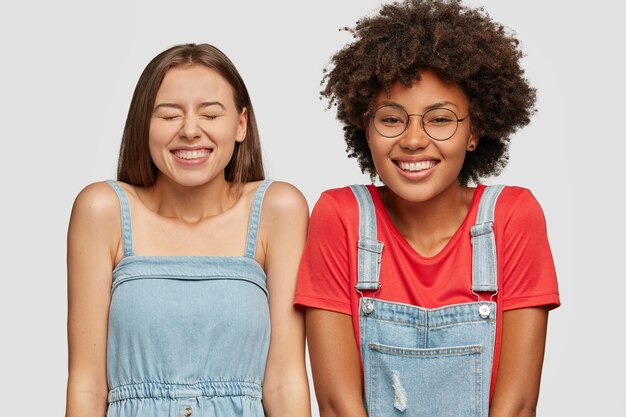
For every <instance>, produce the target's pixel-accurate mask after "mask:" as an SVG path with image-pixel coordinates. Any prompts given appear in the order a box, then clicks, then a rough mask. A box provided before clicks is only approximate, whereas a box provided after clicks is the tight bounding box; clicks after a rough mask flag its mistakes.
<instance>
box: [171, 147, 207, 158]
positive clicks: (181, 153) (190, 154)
mask: <svg viewBox="0 0 626 417" xmlns="http://www.w3.org/2000/svg"><path fill="white" fill-rule="evenodd" d="M208 154H209V150H208V149H198V150H193V151H185V150H180V149H179V150H177V151H174V155H176V157H178V158H181V159H199V158H204V157H205V156H207V155H208Z"/></svg>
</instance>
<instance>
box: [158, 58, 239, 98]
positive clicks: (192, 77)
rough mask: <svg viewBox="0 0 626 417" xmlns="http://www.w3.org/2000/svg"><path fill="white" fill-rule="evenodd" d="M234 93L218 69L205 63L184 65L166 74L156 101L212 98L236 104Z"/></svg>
mask: <svg viewBox="0 0 626 417" xmlns="http://www.w3.org/2000/svg"><path fill="white" fill-rule="evenodd" d="M233 93H234V92H233V88H232V87H231V85H230V84H229V83H228V82H227V81H226V79H224V77H222V75H221V74H220V73H218V72H217V71H216V70H214V69H212V68H209V67H206V66H204V65H184V66H177V67H174V68H172V69H170V70H169V71H168V72H167V73H166V74H165V77H163V81H162V82H161V85H160V86H159V89H158V91H157V95H156V102H157V104H158V103H159V102H161V101H175V102H178V101H185V100H189V101H195V100H203V101H204V100H207V99H212V100H219V101H227V102H228V103H231V104H234V95H233ZM224 104H226V103H224Z"/></svg>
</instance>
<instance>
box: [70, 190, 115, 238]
mask: <svg viewBox="0 0 626 417" xmlns="http://www.w3.org/2000/svg"><path fill="white" fill-rule="evenodd" d="M120 222H121V219H120V204H119V200H118V198H117V195H116V194H115V191H114V190H113V188H112V187H111V186H110V185H109V184H107V183H106V182H96V183H93V184H90V185H88V186H86V187H85V188H83V189H82V190H81V191H80V192H79V193H78V196H77V197H76V199H75V200H74V205H73V207H72V217H71V224H76V223H79V224H81V225H83V226H87V227H90V228H94V229H100V230H104V229H105V228H109V227H114V226H116V225H119V224H120ZM115 230H117V229H115Z"/></svg>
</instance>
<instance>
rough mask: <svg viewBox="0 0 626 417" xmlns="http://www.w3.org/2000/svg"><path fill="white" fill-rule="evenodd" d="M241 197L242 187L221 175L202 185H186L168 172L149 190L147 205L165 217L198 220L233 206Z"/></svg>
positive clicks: (159, 176) (194, 221) (158, 177)
mask: <svg viewBox="0 0 626 417" xmlns="http://www.w3.org/2000/svg"><path fill="white" fill-rule="evenodd" d="M237 198H238V187H236V186H234V185H233V184H231V183H229V182H227V181H226V179H225V178H224V176H223V175H222V176H218V177H216V178H214V179H213V180H212V181H210V182H208V183H206V184H203V185H198V186H191V187H189V186H184V185H180V184H177V183H175V182H174V181H172V180H171V179H170V178H168V177H166V176H164V175H158V176H157V180H156V182H155V184H154V185H153V186H152V187H150V188H149V189H147V190H146V199H147V200H148V201H147V202H146V205H147V206H148V207H149V208H150V209H151V210H153V211H154V212H155V213H157V214H159V215H160V216H163V217H168V218H172V219H178V220H181V221H183V222H185V223H197V222H199V221H201V220H204V219H206V218H209V217H213V216H216V215H219V214H221V213H223V212H225V211H226V210H228V209H229V208H231V207H232V206H233V205H234V204H235V202H236V201H237Z"/></svg>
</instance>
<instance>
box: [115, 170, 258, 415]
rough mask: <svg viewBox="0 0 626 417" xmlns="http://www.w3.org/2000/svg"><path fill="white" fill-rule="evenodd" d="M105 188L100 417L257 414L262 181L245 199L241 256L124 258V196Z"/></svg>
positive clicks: (128, 236)
mask: <svg viewBox="0 0 626 417" xmlns="http://www.w3.org/2000/svg"><path fill="white" fill-rule="evenodd" d="M109 184H110V185H111V186H112V187H113V189H114V190H115V191H116V193H117V195H118V197H119V200H120V206H121V215H122V239H123V246H124V258H123V259H122V260H121V261H120V263H119V264H118V265H117V267H116V268H115V270H114V271H113V281H112V282H113V283H112V288H111V304H110V310H109V329H108V346H107V379H108V385H109V396H108V401H109V406H108V411H107V416H108V417H209V416H210V417H217V416H219V417H235V416H236V417H262V416H264V412H263V407H262V404H261V387H262V384H263V375H264V371H265V362H266V359H267V352H268V348H269V341H270V315H269V306H268V291H267V286H266V276H265V272H264V271H263V269H262V268H261V267H260V266H259V264H258V263H257V262H256V261H255V259H254V253H255V248H256V241H257V232H258V226H259V218H260V214H261V213H260V211H261V204H262V201H263V196H264V193H265V190H266V189H267V187H268V186H269V184H270V181H264V182H262V183H261V185H260V186H259V187H258V190H257V192H256V194H255V197H254V200H253V203H252V208H251V210H250V219H249V223H248V235H247V242H246V249H245V253H244V255H243V256H139V255H134V253H133V237H132V228H131V217H130V210H129V205H128V200H127V198H126V195H125V193H124V191H123V190H122V189H121V188H120V186H119V185H118V184H117V183H116V182H114V181H109ZM207 238H210V237H207Z"/></svg>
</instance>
